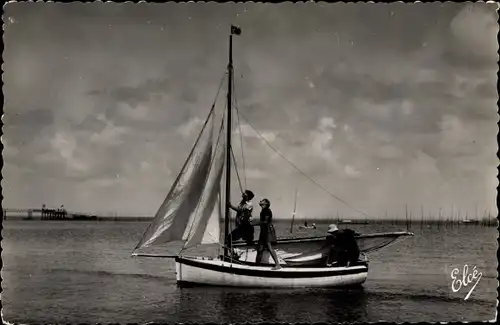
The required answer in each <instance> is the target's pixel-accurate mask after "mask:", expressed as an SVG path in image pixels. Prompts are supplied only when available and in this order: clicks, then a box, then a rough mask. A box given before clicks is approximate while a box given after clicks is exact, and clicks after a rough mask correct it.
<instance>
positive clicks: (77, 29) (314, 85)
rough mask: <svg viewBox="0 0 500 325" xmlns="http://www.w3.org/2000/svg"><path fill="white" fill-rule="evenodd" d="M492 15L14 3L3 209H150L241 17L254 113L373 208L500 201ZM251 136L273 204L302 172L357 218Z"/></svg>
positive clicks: (315, 208) (308, 207) (327, 211)
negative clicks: (231, 30) (498, 191)
mask: <svg viewBox="0 0 500 325" xmlns="http://www.w3.org/2000/svg"><path fill="white" fill-rule="evenodd" d="M496 20H497V15H496V12H495V7H494V6H492V5H486V4H475V5H472V4H455V3H445V4H441V3H434V4H347V5H346V4H307V5H304V4H300V5H293V4H289V3H287V4H281V5H264V4H238V5H235V4H225V5H222V4H174V3H172V4H165V5H154V4H97V3H95V4H80V3H73V4H53V3H12V4H9V5H7V6H6V7H5V16H4V23H5V24H6V26H5V36H4V42H5V51H4V53H3V58H4V61H5V64H4V71H5V72H4V75H3V80H4V83H5V85H4V88H3V91H4V95H5V106H4V111H5V115H4V117H3V120H4V123H5V126H4V129H3V131H4V136H3V139H2V140H3V143H4V146H5V149H4V151H3V157H4V161H5V165H4V169H3V171H2V173H3V176H4V180H3V183H2V186H3V195H4V197H5V199H4V206H6V207H36V206H40V205H41V204H42V203H46V204H48V205H54V206H56V205H60V204H65V205H66V206H67V207H68V208H70V209H72V210H79V211H89V212H91V211H92V212H100V213H106V212H111V211H115V212H118V213H124V214H134V213H138V214H144V215H151V214H154V212H155V211H156V209H157V207H158V206H159V204H160V203H161V201H162V200H163V198H164V196H165V195H166V194H167V191H168V189H169V187H170V184H171V183H172V181H173V179H174V178H175V176H176V173H177V172H178V170H179V168H180V167H181V165H182V163H183V160H184V159H185V157H186V155H187V153H188V151H189V149H190V147H191V145H192V141H193V139H194V137H195V136H196V132H197V130H198V129H199V126H200V125H199V121H200V119H203V117H204V116H205V115H206V113H207V109H209V107H210V105H211V102H212V100H213V98H214V95H215V92H216V90H217V86H218V83H219V80H220V77H221V75H222V73H223V72H224V69H225V66H226V60H227V32H228V28H229V27H228V26H229V24H231V23H234V24H238V25H240V26H241V28H242V30H243V34H242V35H241V36H240V37H238V38H237V39H236V40H235V50H234V51H235V53H234V58H235V69H236V75H235V79H236V87H237V88H236V92H237V97H238V102H239V106H240V110H241V111H242V113H243V114H244V115H245V116H246V117H247V118H248V119H249V120H250V121H251V123H252V124H253V125H254V126H255V127H256V128H258V129H259V131H260V132H262V133H263V134H264V136H265V137H266V138H267V139H268V140H269V141H271V143H272V144H273V145H274V146H275V147H277V148H279V150H280V151H281V152H282V153H284V154H285V155H286V156H287V157H289V158H290V159H291V160H292V161H293V162H294V163H295V164H296V165H297V166H299V167H300V168H301V169H302V170H304V171H305V172H306V173H308V174H309V175H311V176H313V177H314V178H315V179H317V180H318V181H319V182H321V183H322V184H323V185H324V186H325V187H327V188H329V189H330V190H331V191H332V192H333V193H335V194H337V195H338V196H340V197H341V198H343V199H345V200H346V201H348V202H349V203H350V204H352V205H353V206H356V207H358V208H359V209H362V210H364V211H367V212H368V213H369V214H370V215H372V216H380V215H383V214H384V213H385V209H386V208H387V209H388V211H389V214H390V215H391V216H394V215H399V216H402V215H403V214H404V207H405V204H408V206H409V207H410V208H411V209H412V210H413V211H414V214H419V211H420V206H421V204H423V205H424V208H425V209H426V211H427V212H426V213H428V211H430V212H432V213H434V214H437V213H438V211H439V208H440V207H442V208H443V211H444V214H449V211H450V210H451V207H452V205H453V206H454V209H455V211H458V209H460V210H461V213H462V215H464V214H465V212H466V211H467V212H468V214H469V215H473V214H474V213H475V209H476V206H477V207H478V210H479V213H481V214H482V213H483V211H484V210H485V209H490V210H491V212H492V213H496V207H495V201H496V186H497V180H496V166H497V164H498V160H497V157H496V151H497V142H496V134H497V132H498V130H497V125H496V124H497V120H498V116H497V107H496V101H497V97H498V94H497V91H496V87H495V86H496V72H497V63H496V62H497V60H498V58H497V55H496V52H497V47H498V44H497V42H496V34H497V31H498V27H497V23H496ZM242 133H243V135H244V136H245V137H244V141H245V156H246V166H247V183H248V186H249V187H251V188H252V189H253V190H254V191H255V192H256V193H257V195H258V196H259V197H261V196H266V197H269V198H270V199H271V200H272V201H273V207H274V209H275V211H276V214H277V215H279V216H286V217H288V216H289V215H290V212H291V209H292V206H293V194H294V190H295V188H296V187H298V188H299V191H300V197H299V202H298V207H299V212H300V214H302V215H304V214H305V215H318V216H321V215H335V213H336V212H337V211H338V212H339V213H340V214H341V215H344V216H349V217H356V216H358V214H357V213H356V212H354V211H352V210H350V209H348V208H346V207H345V206H344V205H343V204H341V203H340V202H337V201H335V200H333V199H332V198H331V197H329V196H328V195H326V194H325V193H323V192H321V191H320V190H319V189H317V188H316V187H315V186H313V185H311V184H310V183H309V182H308V181H307V180H305V179H304V178H303V177H301V176H300V175H299V174H298V173H297V172H295V171H294V170H293V169H292V168H290V167H289V166H287V165H286V164H285V163H284V162H283V161H282V160H281V159H279V158H278V157H276V156H275V155H274V154H273V152H272V151H271V150H270V149H269V148H267V147H266V146H265V145H264V144H263V143H262V142H261V141H260V140H258V139H256V138H255V134H254V133H252V131H251V130H250V129H249V128H248V127H247V126H245V125H244V126H243V130H242ZM240 165H241V162H240ZM236 190H237V187H236V186H235V191H236Z"/></svg>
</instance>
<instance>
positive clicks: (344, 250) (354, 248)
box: [326, 224, 360, 266]
mask: <svg viewBox="0 0 500 325" xmlns="http://www.w3.org/2000/svg"><path fill="white" fill-rule="evenodd" d="M356 235H357V234H356V232H354V231H353V230H351V229H344V230H339V229H338V228H337V225H335V224H331V225H330V226H329V227H328V236H327V237H326V241H327V243H328V245H329V246H330V252H329V254H328V258H327V261H326V265H327V266H331V265H332V264H333V262H335V261H336V262H337V264H338V265H339V266H349V265H350V264H353V263H355V262H356V261H357V260H358V258H359V254H360V252H359V247H358V244H357V242H356V238H355V236H356Z"/></svg>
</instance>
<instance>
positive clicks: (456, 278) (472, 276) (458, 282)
mask: <svg viewBox="0 0 500 325" xmlns="http://www.w3.org/2000/svg"><path fill="white" fill-rule="evenodd" d="M482 276H483V273H481V272H479V271H478V270H477V269H476V266H474V267H473V268H472V273H469V266H468V265H467V264H465V265H464V268H463V274H462V276H461V277H460V270H459V269H458V268H454V269H453V270H452V271H451V278H452V279H453V281H452V282H451V290H453V292H458V291H460V289H461V288H462V286H463V287H464V288H466V287H467V286H469V285H470V284H471V283H472V282H474V281H475V283H474V285H473V286H472V288H471V289H470V290H469V293H468V294H467V296H465V298H464V300H467V299H469V297H470V295H471V294H472V291H474V288H475V287H476V286H477V284H478V283H479V280H481V277H482Z"/></svg>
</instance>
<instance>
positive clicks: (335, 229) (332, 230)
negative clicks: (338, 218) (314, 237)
mask: <svg viewBox="0 0 500 325" xmlns="http://www.w3.org/2000/svg"><path fill="white" fill-rule="evenodd" d="M338 230H339V228H337V225H336V224H333V223H332V224H331V225H329V226H328V232H335V231H338Z"/></svg>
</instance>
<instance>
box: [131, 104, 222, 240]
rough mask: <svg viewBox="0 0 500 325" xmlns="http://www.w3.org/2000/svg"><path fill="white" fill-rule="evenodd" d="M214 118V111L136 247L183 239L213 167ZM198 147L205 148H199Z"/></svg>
mask: <svg viewBox="0 0 500 325" xmlns="http://www.w3.org/2000/svg"><path fill="white" fill-rule="evenodd" d="M213 119H214V114H213V110H212V111H211V113H210V114H209V116H208V118H207V120H206V122H205V125H204V127H203V129H202V131H201V132H200V135H199V137H198V139H197V141H196V143H195V145H194V147H193V149H192V151H191V153H190V155H189V157H188V159H187V160H186V162H185V164H184V166H183V168H182V170H181V172H180V173H179V175H178V176H177V179H176V180H175V182H174V184H173V185H172V188H171V189H170V192H169V194H168V195H167V197H166V198H165V200H164V202H163V204H162V205H161V207H160V209H159V210H158V212H157V213H156V215H155V218H154V219H153V221H152V222H151V224H150V226H149V228H148V229H147V230H146V232H145V233H144V235H143V237H142V239H141V241H140V242H139V244H137V246H136V249H140V248H144V247H147V246H152V245H159V244H165V243H168V242H173V241H180V240H182V235H183V233H184V231H185V229H186V227H187V225H188V221H189V217H190V216H191V215H192V214H193V212H194V211H195V209H196V207H197V206H198V202H199V200H200V198H201V196H202V193H203V190H204V185H205V183H206V180H207V177H208V175H209V172H210V169H211V163H212V142H213V128H214V123H213ZM209 122H212V123H209ZM207 126H208V127H207ZM199 147H201V148H203V149H204V150H199Z"/></svg>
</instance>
